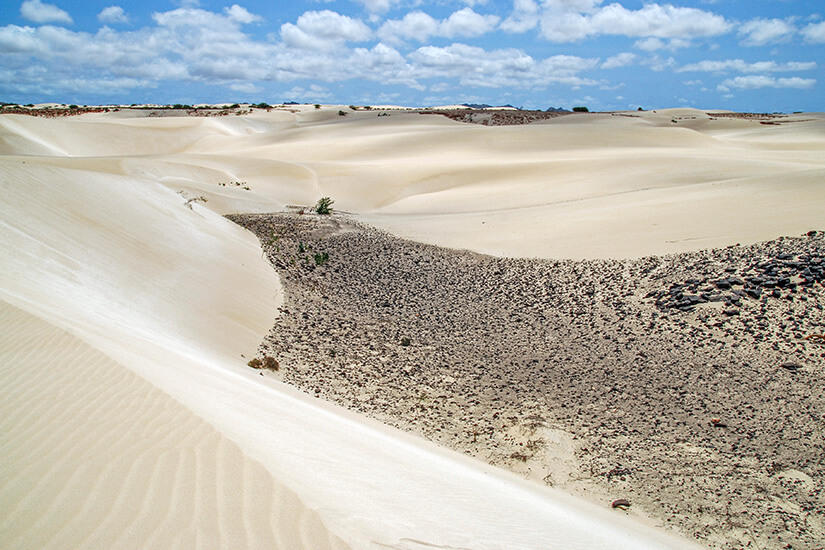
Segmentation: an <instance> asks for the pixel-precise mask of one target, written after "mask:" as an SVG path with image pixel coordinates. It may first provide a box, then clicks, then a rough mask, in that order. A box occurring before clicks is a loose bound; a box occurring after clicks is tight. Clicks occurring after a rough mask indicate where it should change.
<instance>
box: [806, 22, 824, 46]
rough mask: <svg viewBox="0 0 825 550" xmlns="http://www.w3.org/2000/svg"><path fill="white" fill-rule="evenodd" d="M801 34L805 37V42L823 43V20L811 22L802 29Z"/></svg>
mask: <svg viewBox="0 0 825 550" xmlns="http://www.w3.org/2000/svg"><path fill="white" fill-rule="evenodd" d="M802 36H804V37H805V41H806V42H809V43H811V44H822V43H825V21H822V22H821V23H811V24H810V25H808V26H807V27H805V28H804V29H802Z"/></svg>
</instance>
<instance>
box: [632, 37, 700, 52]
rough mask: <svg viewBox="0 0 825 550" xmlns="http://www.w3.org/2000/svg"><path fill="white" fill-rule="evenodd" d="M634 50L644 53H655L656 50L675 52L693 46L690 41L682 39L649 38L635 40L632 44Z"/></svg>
mask: <svg viewBox="0 0 825 550" xmlns="http://www.w3.org/2000/svg"><path fill="white" fill-rule="evenodd" d="M633 45H634V46H635V47H636V48H638V49H640V50H642V51H645V52H655V51H658V50H671V51H676V50H678V49H681V48H689V47H690V46H692V45H693V43H692V42H691V41H690V40H686V39H684V38H671V39H670V40H662V39H661V38H656V37H650V38H642V39H640V40H637V41H636V42H635V43H634V44H633Z"/></svg>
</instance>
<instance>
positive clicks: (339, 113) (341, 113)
mask: <svg viewBox="0 0 825 550" xmlns="http://www.w3.org/2000/svg"><path fill="white" fill-rule="evenodd" d="M338 116H347V113H346V112H345V111H341V110H339V111H338Z"/></svg>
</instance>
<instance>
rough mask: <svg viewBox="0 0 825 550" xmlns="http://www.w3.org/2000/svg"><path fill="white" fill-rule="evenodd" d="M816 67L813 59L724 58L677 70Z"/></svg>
mask: <svg viewBox="0 0 825 550" xmlns="http://www.w3.org/2000/svg"><path fill="white" fill-rule="evenodd" d="M813 69H816V62H815V61H789V62H787V63H777V62H776V61H757V62H755V63H748V62H746V61H744V60H742V59H725V60H721V61H711V60H704V61H699V62H698V63H691V64H689V65H685V66H684V67H680V68H679V69H678V72H680V73H683V72H724V71H736V72H740V73H776V72H788V71H810V70H813Z"/></svg>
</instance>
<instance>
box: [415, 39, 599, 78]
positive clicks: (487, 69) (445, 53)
mask: <svg viewBox="0 0 825 550" xmlns="http://www.w3.org/2000/svg"><path fill="white" fill-rule="evenodd" d="M408 59H409V61H410V62H411V63H412V64H413V69H414V71H415V73H416V77H417V78H419V79H425V78H450V79H452V78H454V79H457V80H458V81H459V82H460V83H461V85H463V86H479V87H486V88H501V87H515V88H530V87H535V86H546V85H549V84H566V85H570V86H583V85H590V86H592V85H597V84H598V82H596V81H594V80H592V79H588V78H583V77H580V76H579V73H580V72H582V71H586V70H589V69H592V68H594V67H595V66H596V64H597V62H598V60H597V59H588V58H582V57H577V56H568V55H556V56H552V57H549V58H546V59H543V60H540V61H537V60H535V59H533V58H532V57H531V56H529V55H527V54H526V53H524V52H523V51H521V50H517V49H513V48H507V49H501V50H484V49H482V48H478V47H475V46H468V45H466V44H452V45H450V46H447V47H444V48H437V47H434V46H424V47H422V48H419V49H417V50H416V51H414V52H412V53H411V54H410V55H409V56H408Z"/></svg>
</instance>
